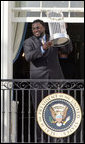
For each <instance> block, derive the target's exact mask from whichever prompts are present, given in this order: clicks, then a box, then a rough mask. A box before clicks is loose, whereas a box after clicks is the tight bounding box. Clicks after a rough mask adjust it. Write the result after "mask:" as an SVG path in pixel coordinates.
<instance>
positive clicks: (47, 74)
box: [24, 20, 64, 79]
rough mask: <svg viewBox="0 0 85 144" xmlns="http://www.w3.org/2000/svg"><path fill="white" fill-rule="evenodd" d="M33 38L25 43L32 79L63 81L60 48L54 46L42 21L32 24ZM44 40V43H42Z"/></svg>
mask: <svg viewBox="0 0 85 144" xmlns="http://www.w3.org/2000/svg"><path fill="white" fill-rule="evenodd" d="M32 32H33V36H32V37H30V38H28V39H26V40H25V42H24V53H25V58H26V60H27V61H28V62H30V78H31V79H63V78H64V76H63V73H62V70H61V67H60V64H59V59H58V48H57V47H53V46H52V42H51V41H49V37H48V36H47V35H46V34H45V24H44V22H43V21H41V20H35V21H34V22H33V23H32ZM42 38H43V39H44V43H42Z"/></svg>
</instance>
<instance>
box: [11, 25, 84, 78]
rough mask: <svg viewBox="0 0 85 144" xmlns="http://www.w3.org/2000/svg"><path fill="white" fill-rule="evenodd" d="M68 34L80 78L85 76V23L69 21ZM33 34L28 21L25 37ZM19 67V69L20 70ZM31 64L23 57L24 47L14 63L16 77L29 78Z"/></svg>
mask: <svg viewBox="0 0 85 144" xmlns="http://www.w3.org/2000/svg"><path fill="white" fill-rule="evenodd" d="M67 32H68V35H69V36H70V38H71V40H72V44H73V51H72V53H71V54H70V59H71V60H72V61H73V63H74V64H75V65H76V67H77V72H78V79H83V78H84V24H83V23H68V30H67ZM46 33H47V34H49V29H48V24H47V23H46ZM30 36H32V31H31V23H28V27H27V32H26V36H25V39H27V38H29V37H30ZM18 69H19V70H18ZM29 69H30V64H29V63H28V62H27V61H26V60H25V57H23V47H22V50H21V52H20V55H19V57H18V59H17V60H16V61H15V63H14V64H13V78H14V79H29V78H30V73H29Z"/></svg>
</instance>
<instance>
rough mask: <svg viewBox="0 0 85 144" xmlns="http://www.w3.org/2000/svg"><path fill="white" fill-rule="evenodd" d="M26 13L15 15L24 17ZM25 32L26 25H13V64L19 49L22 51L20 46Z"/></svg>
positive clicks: (22, 23)
mask: <svg viewBox="0 0 85 144" xmlns="http://www.w3.org/2000/svg"><path fill="white" fill-rule="evenodd" d="M26 15H27V13H26V12H24V13H23V12H18V13H16V16H18V17H23V16H24V17H26ZM26 30H27V23H24V22H20V23H19V22H18V23H15V25H14V31H13V37H14V38H13V39H14V41H13V63H14V62H15V61H16V60H17V58H18V56H19V54H20V52H21V49H22V44H23V41H24V39H25V34H26Z"/></svg>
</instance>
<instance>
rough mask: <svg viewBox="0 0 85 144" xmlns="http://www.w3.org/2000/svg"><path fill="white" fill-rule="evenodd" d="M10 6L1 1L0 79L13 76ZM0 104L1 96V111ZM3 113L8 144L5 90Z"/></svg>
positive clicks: (7, 95) (5, 136) (7, 98)
mask: <svg viewBox="0 0 85 144" xmlns="http://www.w3.org/2000/svg"><path fill="white" fill-rule="evenodd" d="M11 4H12V1H1V79H12V75H13V60H12V59H13V52H12V51H13V50H12V39H11V34H12V22H11ZM2 104H3V97H2V95H1V110H2V107H3V105H2ZM4 111H5V114H4V142H9V127H10V126H9V125H10V124H9V93H8V92H7V90H6V91H5V95H4ZM1 132H2V115H1ZM1 136H2V134H1Z"/></svg>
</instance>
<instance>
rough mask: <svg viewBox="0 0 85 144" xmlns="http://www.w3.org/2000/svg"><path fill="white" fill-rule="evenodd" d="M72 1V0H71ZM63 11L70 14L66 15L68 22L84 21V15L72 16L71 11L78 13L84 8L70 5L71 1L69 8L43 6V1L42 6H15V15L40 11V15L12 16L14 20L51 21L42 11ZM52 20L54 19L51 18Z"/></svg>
mask: <svg viewBox="0 0 85 144" xmlns="http://www.w3.org/2000/svg"><path fill="white" fill-rule="evenodd" d="M69 2H70V1H69ZM53 10H54V11H62V12H63V13H64V12H67V13H68V16H67V17H64V21H65V22H66V23H84V17H71V12H76V13H77V12H78V13H84V8H76V7H75V8H72V7H70V3H69V6H68V7H67V8H57V7H55V8H54V7H53V8H50V7H49V8H45V7H42V3H40V7H38V8H36V7H15V8H12V13H13V16H14V13H15V12H30V13H31V12H40V17H28V16H27V17H12V22H33V20H35V19H41V20H43V21H44V22H49V21H50V20H49V19H48V18H47V17H43V16H42V13H43V12H47V11H53ZM51 21H52V20H51Z"/></svg>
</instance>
